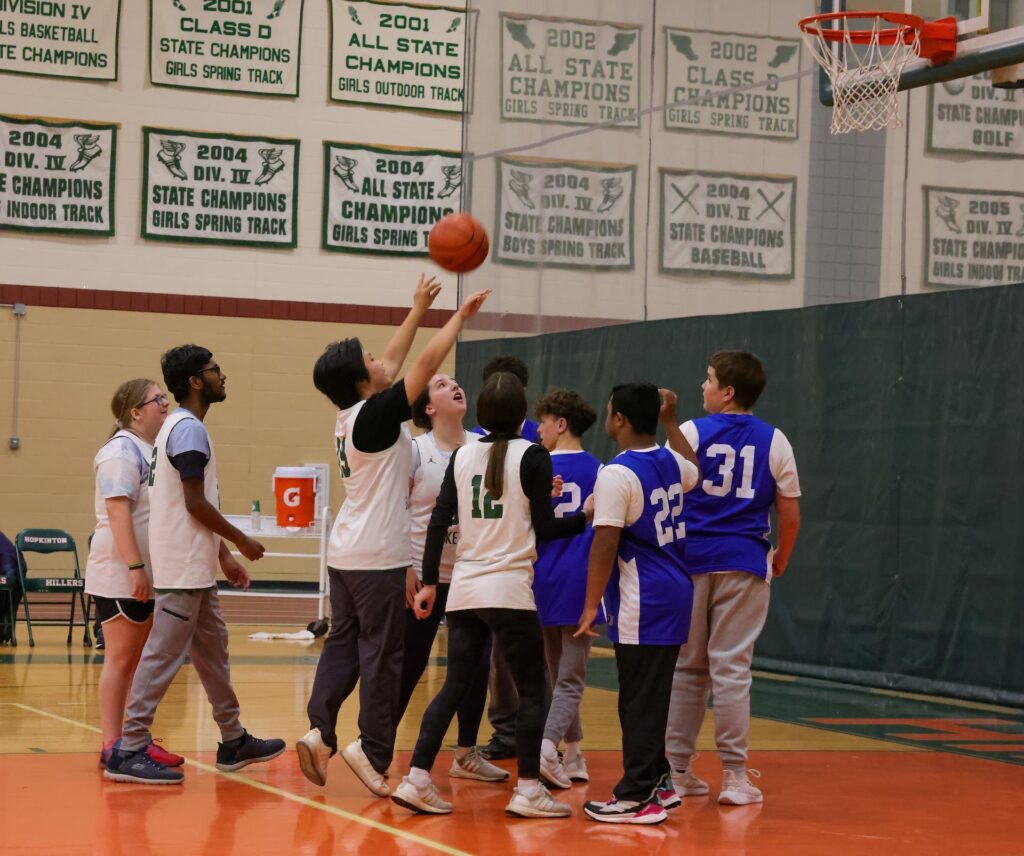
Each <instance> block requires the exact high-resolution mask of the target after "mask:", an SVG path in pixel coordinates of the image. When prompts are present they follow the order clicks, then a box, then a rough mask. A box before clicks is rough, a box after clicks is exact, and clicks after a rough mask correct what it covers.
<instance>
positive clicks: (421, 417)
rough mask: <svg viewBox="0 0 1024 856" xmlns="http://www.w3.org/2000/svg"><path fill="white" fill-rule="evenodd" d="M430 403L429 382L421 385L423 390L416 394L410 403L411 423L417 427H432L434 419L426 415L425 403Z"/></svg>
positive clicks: (425, 428)
mask: <svg viewBox="0 0 1024 856" xmlns="http://www.w3.org/2000/svg"><path fill="white" fill-rule="evenodd" d="M428 404H430V384H429V383H428V384H427V385H426V386H425V387H423V392H421V393H420V394H419V395H417V396H416V400H415V401H414V402H413V403H412V424H413V425H415V426H416V427H417V428H422V429H424V430H425V431H429V430H430V429H431V428H433V427H434V420H433V419H431V418H430V417H429V416H428V415H427V405H428Z"/></svg>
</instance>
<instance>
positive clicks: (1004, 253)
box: [924, 187, 1024, 287]
mask: <svg viewBox="0 0 1024 856" xmlns="http://www.w3.org/2000/svg"><path fill="white" fill-rule="evenodd" d="M924 201H925V218H924V221H925V275H924V281H925V284H926V285H936V286H943V287H945V286H951V285H952V286H956V285H960V286H967V285H975V286H976V285H1011V284H1013V283H1018V282H1024V193H1008V192H1005V191H1002V190H962V189H960V188H955V187H925V188H924Z"/></svg>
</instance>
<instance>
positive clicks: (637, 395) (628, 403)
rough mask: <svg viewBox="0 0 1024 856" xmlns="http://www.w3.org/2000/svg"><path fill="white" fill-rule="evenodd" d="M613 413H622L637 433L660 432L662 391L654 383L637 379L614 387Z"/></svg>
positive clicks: (612, 395)
mask: <svg viewBox="0 0 1024 856" xmlns="http://www.w3.org/2000/svg"><path fill="white" fill-rule="evenodd" d="M610 400H611V403H612V413H621V414H622V415H623V416H624V417H625V418H626V421H628V422H629V424H630V425H632V426H633V430H634V431H636V433H637V434H656V433H658V412H659V411H660V410H661V393H659V392H658V387H656V386H655V385H654V384H653V383H648V382H646V381H635V382H633V383H620V384H619V385H618V386H616V387H613V388H612V394H611V396H610Z"/></svg>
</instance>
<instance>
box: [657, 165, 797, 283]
mask: <svg viewBox="0 0 1024 856" xmlns="http://www.w3.org/2000/svg"><path fill="white" fill-rule="evenodd" d="M659 173H660V175H661V227H660V228H661V239H660V244H661V247H660V249H661V259H660V268H661V271H662V273H697V274H709V275H711V276H727V277H737V276H753V277H757V278H758V279H790V278H792V277H793V251H794V246H795V245H794V241H793V235H794V219H795V214H796V179H795V178H785V177H774V176H765V175H730V174H728V173H721V172H699V171H696V170H676V169H665V168H662V169H661V170H659Z"/></svg>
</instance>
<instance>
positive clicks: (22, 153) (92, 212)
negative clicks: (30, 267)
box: [0, 116, 117, 235]
mask: <svg viewBox="0 0 1024 856" xmlns="http://www.w3.org/2000/svg"><path fill="white" fill-rule="evenodd" d="M116 149H117V126H116V125H107V124H96V123H92V122H48V121H46V120H44V119H23V118H14V117H11V116H0V229H17V230H20V231H28V232H68V233H74V234H83V235H113V234H114V165H115V160H116V157H115V156H116V153H117V152H116Z"/></svg>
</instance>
